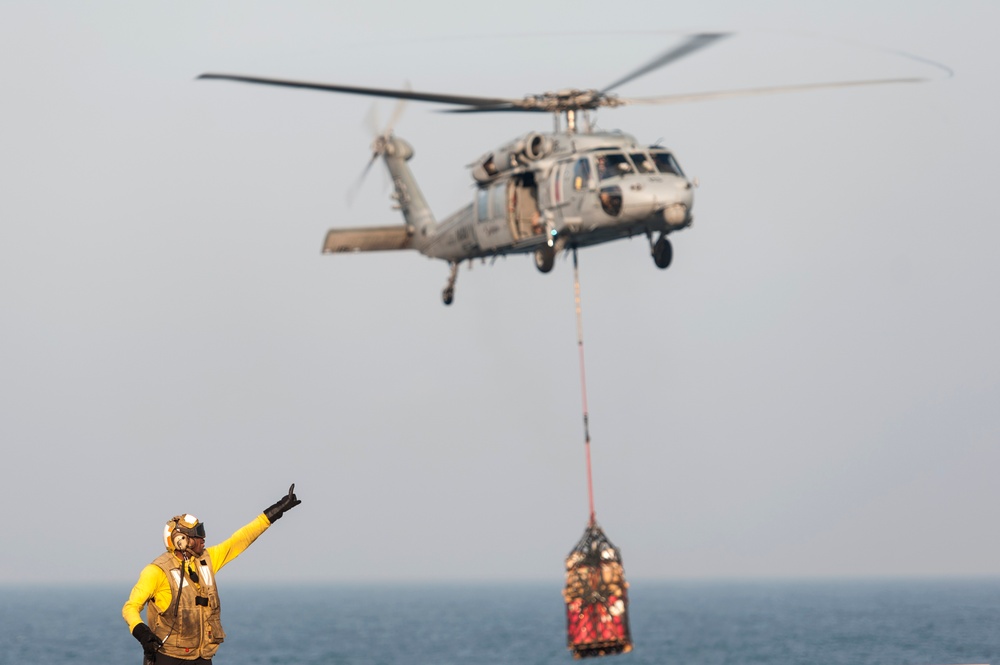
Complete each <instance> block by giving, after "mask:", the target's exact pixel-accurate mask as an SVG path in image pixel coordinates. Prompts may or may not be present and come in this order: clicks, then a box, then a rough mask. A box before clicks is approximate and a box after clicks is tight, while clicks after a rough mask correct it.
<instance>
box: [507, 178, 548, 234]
mask: <svg viewBox="0 0 1000 665" xmlns="http://www.w3.org/2000/svg"><path fill="white" fill-rule="evenodd" d="M510 196H511V202H510V214H511V217H510V223H511V228H512V229H513V230H514V237H515V238H516V239H517V240H522V239H524V238H530V237H531V236H537V235H540V234H541V233H542V231H543V229H542V225H541V216H540V214H539V211H538V187H537V186H536V185H535V174H533V173H525V174H524V175H523V176H522V177H520V178H518V179H516V180H515V181H513V182H512V183H511V189H510Z"/></svg>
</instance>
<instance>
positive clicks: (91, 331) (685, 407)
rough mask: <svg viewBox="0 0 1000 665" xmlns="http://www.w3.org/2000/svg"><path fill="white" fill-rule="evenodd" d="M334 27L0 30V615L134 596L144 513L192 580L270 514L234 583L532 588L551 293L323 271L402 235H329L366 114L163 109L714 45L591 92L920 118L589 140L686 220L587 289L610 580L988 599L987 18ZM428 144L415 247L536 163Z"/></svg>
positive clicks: (564, 413)
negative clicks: (14, 603)
mask: <svg viewBox="0 0 1000 665" xmlns="http://www.w3.org/2000/svg"><path fill="white" fill-rule="evenodd" d="M344 4H345V3H332V2H318V1H317V2H285V3H281V4H280V5H278V4H275V3H263V2H247V1H242V0H241V1H239V2H235V1H229V2H215V3H196V2H175V1H171V2H162V1H159V0H147V1H144V2H138V3H137V2H88V3H75V2H37V1H31V2H29V1H18V0H5V1H4V2H2V3H0V69H2V80H3V88H2V91H0V95H2V100H3V104H2V108H3V122H2V124H0V179H2V182H3V187H2V192H3V195H2V196H0V220H2V222H0V253H2V258H0V331H2V336H3V337H2V339H3V344H2V345H0V377H2V379H0V399H2V404H3V417H2V418H0V440H2V442H3V447H4V451H5V454H4V462H3V464H2V465H0V487H2V494H0V497H2V500H3V504H4V506H5V510H6V512H7V527H6V528H5V534H4V535H3V536H2V539H3V541H4V552H5V558H6V561H5V563H6V565H5V566H3V568H2V570H0V582H10V581H14V580H22V581H29V582H35V581H51V582H58V583H62V582H67V583H73V582H88V581H95V580H96V581H116V582H121V583H122V584H123V587H126V586H127V585H128V584H130V583H131V581H132V580H133V579H134V578H135V577H136V575H137V574H138V571H139V570H140V568H141V567H142V565H144V564H145V563H147V562H148V561H150V560H151V559H152V558H153V557H154V556H155V555H156V554H157V553H158V551H159V550H160V547H161V543H160V531H161V529H162V525H163V523H164V522H165V521H166V520H167V519H168V518H169V517H170V516H172V515H174V514H176V513H178V512H183V511H187V512H193V513H195V514H196V515H198V516H199V517H201V518H202V519H203V520H204V521H205V522H206V524H207V527H208V530H209V536H210V537H209V541H210V543H211V542H216V541H217V540H219V539H221V538H224V537H226V536H228V535H229V534H230V533H231V532H232V531H233V530H235V529H236V528H238V527H239V526H241V525H242V524H244V523H245V522H246V521H248V520H250V519H251V518H252V517H253V516H254V515H255V514H257V513H258V512H259V511H260V510H262V509H263V508H265V507H266V506H267V505H269V504H270V503H271V502H273V501H274V500H276V499H277V498H278V497H279V496H280V495H281V494H282V493H283V492H284V491H285V489H286V488H287V487H288V484H289V483H291V482H293V481H294V482H295V483H296V484H297V485H296V487H297V490H298V493H299V495H300V497H301V498H302V500H303V504H302V505H301V506H300V507H299V508H297V509H296V510H295V511H294V512H292V513H290V514H289V515H288V516H287V517H286V518H285V519H284V520H282V521H281V522H280V523H279V524H277V525H276V526H275V528H274V529H273V530H271V531H270V532H269V533H267V534H265V535H264V536H263V537H262V538H261V540H260V541H258V543H257V544H255V545H254V547H253V548H252V549H251V550H250V551H249V552H248V553H247V554H246V555H244V556H243V557H241V559H240V560H239V561H238V562H237V563H234V564H233V565H232V566H231V567H230V568H227V572H226V575H227V578H228V579H230V580H272V579H289V580H318V581H323V580H359V581H367V580H397V579H419V580H431V579H434V580H436V579H473V578H474V579H521V578H525V579H539V580H552V582H553V584H556V585H558V584H561V573H562V561H563V557H564V556H565V555H566V553H567V552H568V551H569V549H570V548H571V547H572V546H573V544H574V543H575V542H576V540H577V538H578V537H579V536H580V534H581V533H582V530H583V528H584V526H585V523H586V519H587V501H586V486H585V479H584V457H583V433H582V424H581V417H580V393H579V373H578V366H577V355H576V339H575V320H574V310H573V281H572V269H571V265H570V263H569V262H568V261H566V260H563V259H560V261H559V262H558V263H557V265H556V269H555V270H554V271H553V272H552V273H550V274H548V275H542V274H540V273H538V272H537V271H536V270H535V268H534V266H533V264H532V261H531V259H530V257H513V258H510V259H507V260H500V261H498V262H497V263H496V264H495V265H493V266H489V265H481V264H478V263H477V264H476V265H475V266H474V267H473V268H472V269H471V270H469V269H467V268H466V267H464V266H463V268H462V271H461V273H460V276H459V279H458V285H457V295H456V300H455V304H454V305H453V306H452V307H450V308H446V307H444V306H443V305H442V304H441V302H440V291H441V288H442V287H443V286H444V282H445V279H446V277H447V267H446V265H445V264H444V263H443V262H435V261H431V260H429V259H426V258H424V257H421V256H419V255H417V254H415V253H398V254H371V255H358V256H337V257H324V256H321V255H320V246H321V242H322V239H323V235H324V233H325V231H326V230H327V228H329V227H331V226H352V225H359V224H373V225H375V224H396V223H400V218H399V217H398V213H396V212H394V211H392V210H391V209H390V205H389V204H390V202H389V201H388V196H387V193H388V192H387V190H385V189H384V181H383V179H382V177H381V174H380V173H372V174H371V177H369V178H368V180H367V181H366V183H365V185H364V187H363V188H362V190H361V191H360V192H359V193H358V195H357V196H356V198H355V201H354V203H353V205H352V206H350V207H349V206H348V203H347V192H348V189H349V188H350V186H351V185H352V184H353V183H354V182H355V180H356V179H357V177H358V175H359V174H360V173H361V170H362V168H363V167H364V164H365V162H366V160H367V159H368V157H369V155H370V152H369V149H368V143H369V141H370V136H369V135H368V133H367V131H366V130H365V129H364V122H363V121H364V117H365V114H366V113H367V112H368V109H369V108H370V106H371V105H372V101H371V100H370V99H366V98H360V97H351V96H338V95H332V94H321V93H315V92H307V91H298V90H283V89H276V88H275V89H271V88H264V87H253V86H246V85H238V84H232V83H225V82H218V81H197V82H196V81H195V80H194V79H195V77H196V76H197V75H198V74H200V73H202V72H206V71H217V72H219V71H221V72H232V73H244V74H256V75H262V76H283V77H288V78H300V79H307V80H320V81H329V82H337V83H344V84H354V85H367V86H384V87H400V86H403V85H405V84H406V82H409V84H411V85H412V86H413V87H414V88H415V89H418V90H429V91H440V92H453V93H467V94H481V95H494V96H510V97H514V96H520V95H523V94H526V93H536V92H543V91H546V90H553V89H558V88H564V87H598V88H599V87H602V86H604V85H606V84H608V83H609V82H611V81H614V80H615V79H616V78H618V77H619V76H621V75H623V74H624V73H626V72H628V71H630V70H631V69H632V68H634V67H636V66H637V65H639V64H641V63H642V62H644V61H646V60H647V59H649V58H650V57H652V56H653V55H655V54H656V53H657V52H659V51H660V50H662V49H664V48H666V47H667V46H669V45H670V44H671V43H674V42H676V40H677V39H679V35H680V34H681V33H685V32H695V31H704V30H711V31H716V30H725V31H733V32H735V33H737V34H736V36H735V37H734V38H732V39H729V40H726V41H724V42H722V43H720V44H718V45H717V46H715V47H713V48H711V49H707V50H705V51H703V52H701V53H698V54H696V55H694V56H692V57H690V58H688V59H685V60H683V61H681V62H678V63H677V64H676V65H674V66H671V67H668V68H666V69H663V70H659V71H657V72H655V73H653V74H650V75H649V76H646V77H643V78H641V79H639V80H637V81H635V82H633V83H630V84H628V85H627V86H624V87H623V88H622V89H621V91H620V92H621V93H622V94H623V95H636V96H639V95H657V94H667V93H674V92H696V91H703V90H716V89H725V88H736V87H746V86H754V85H779V84H786V83H811V82H818V81H828V80H840V79H845V78H858V77H873V78H876V77H887V76H929V77H932V78H934V79H935V80H934V81H933V82H930V83H925V84H920V85H905V86H901V85H897V86H885V87H881V88H860V89H851V90H834V91H825V92H814V93H807V94H793V95H783V96H772V97H766V98H765V97H758V98H753V99H743V100H728V101H720V102H710V103H701V104H692V105H686V106H673V107H650V108H627V109H618V110H605V111H603V112H602V113H601V114H600V115H599V116H598V123H599V125H600V126H601V127H604V128H607V129H610V128H620V129H623V130H625V131H627V132H629V133H631V134H633V135H635V136H636V137H637V138H638V139H639V140H641V141H643V142H649V143H651V142H653V141H656V140H658V139H663V142H664V144H665V145H668V146H670V147H672V148H673V149H674V150H675V152H676V154H677V157H678V159H679V161H680V163H681V164H682V166H683V167H684V168H685V170H686V171H687V172H688V173H689V174H690V175H693V176H697V177H698V178H699V180H700V182H701V187H700V188H699V189H698V190H697V193H696V200H695V218H696V221H695V224H694V226H693V227H692V228H690V229H688V230H685V231H683V232H681V233H678V234H677V235H675V236H673V238H674V249H675V259H674V264H673V266H672V267H671V269H670V270H668V271H666V272H661V271H659V270H657V269H656V268H655V267H654V266H653V263H652V261H651V260H650V258H649V256H648V248H647V246H646V243H645V239H641V238H640V239H636V240H633V241H621V242H618V243H615V244H610V245H605V246H602V247H597V248H592V249H589V250H586V251H584V252H582V253H581V256H580V259H581V276H582V281H583V314H584V327H585V338H586V351H587V361H588V365H587V378H588V384H589V391H590V392H589V398H590V411H591V433H592V436H593V460H594V479H595V484H596V500H597V516H598V520H599V521H600V522H601V524H602V525H603V526H604V527H605V530H606V531H607V533H608V535H609V536H610V537H611V539H612V540H613V541H614V542H615V543H616V544H617V545H619V546H620V547H621V549H622V552H623V556H624V560H625V564H626V572H627V573H628V575H629V576H630V577H632V578H652V577H663V578H674V577H696V576H707V577H716V576H816V575H819V576H830V575H955V574H990V575H995V574H1000V556H998V555H997V552H998V551H1000V531H998V528H997V526H996V522H997V519H996V512H997V505H998V503H1000V485H998V483H997V481H996V479H997V469H998V466H1000V447H998V445H997V443H998V436H1000V409H998V408H997V407H998V404H1000V353H998V351H997V340H998V339H1000V308H998V307H997V295H996V292H997V285H998V283H1000V267H998V263H997V261H996V258H995V254H996V252H997V248H998V247H1000V224H998V223H997V221H998V220H997V204H996V200H995V199H996V191H997V183H998V182H1000V168H998V166H997V153H998V148H1000V141H998V136H1000V132H998V130H997V122H996V118H997V117H1000V86H998V84H997V76H996V71H995V69H996V64H997V62H1000V47H998V45H997V42H996V39H995V34H994V32H995V26H996V25H997V23H998V21H1000V5H997V4H996V3H995V2H986V1H984V2H974V1H959V2H955V3H940V2H895V1H888V0H881V1H880V0H876V1H874V2H873V1H871V0H865V1H864V2H862V1H860V0H859V1H849V2H841V3H836V5H835V6H834V5H831V3H822V5H814V4H810V3H805V4H804V3H802V2H791V1H789V2H755V3H742V2H735V1H724V2H699V3H686V4H676V3H674V4H664V3H662V2H645V1H641V2H630V3H626V4H621V3H618V4H615V3H607V2H578V3H570V4H566V3H559V4H554V3H553V4H542V3H536V2H526V1H520V0H515V1H511V2H505V3H502V4H501V5H497V6H495V7H493V8H477V9H475V10H472V9H466V10H462V11H460V12H454V11H453V10H449V9H448V7H449V6H450V4H449V3H441V2H430V3H411V4H404V5H399V4H398V3H384V2H367V3H348V4H350V6H342V5H344ZM477 7H478V6H477ZM817 7H819V8H817ZM599 29H603V30H606V31H607V34H604V35H600V36H598V35H597V33H596V31H597V30H599ZM526 33H528V34H526ZM554 33H559V34H554ZM870 46H875V47H880V48H881V49H888V50H900V51H905V52H908V53H913V54H916V55H919V56H921V57H923V58H927V59H930V60H933V61H938V62H943V63H945V64H946V65H948V66H949V67H951V68H952V69H953V70H954V71H955V76H954V77H953V78H947V77H946V75H945V74H944V73H943V72H942V71H941V70H939V69H935V68H934V67H931V66H928V65H925V64H921V63H919V62H915V61H913V60H908V59H904V58H901V57H898V56H896V55H893V54H891V53H889V52H887V51H886V50H879V48H869V47H870ZM391 106H392V104H391V103H387V102H383V103H381V104H380V105H379V111H380V113H381V116H382V117H383V118H385V117H387V116H388V115H389V113H390V110H391ZM437 108H438V107H436V106H435V105H432V104H417V103H414V104H411V105H409V106H408V107H407V109H406V113H405V115H404V117H403V119H402V120H401V121H400V122H399V124H398V125H397V127H396V131H397V133H398V134H399V135H400V136H403V137H405V138H406V139H408V140H409V141H410V142H411V143H412V144H413V145H414V146H415V148H416V157H415V158H414V160H413V161H412V162H411V164H412V167H413V169H414V171H415V174H416V176H417V178H418V180H419V181H420V183H421V185H422V187H423V189H424V194H425V195H426V197H427V199H428V201H429V202H430V204H431V206H432V208H433V209H434V211H435V213H436V214H437V215H438V217H439V218H443V217H444V216H445V215H447V214H448V213H450V212H452V211H453V210H454V209H456V208H458V207H460V206H461V205H463V204H464V203H465V202H466V201H468V200H469V198H470V196H471V188H470V183H471V180H470V178H469V175H468V171H467V169H465V168H464V165H465V164H468V163H469V162H471V161H472V160H473V159H475V158H476V157H477V156H479V155H480V154H482V153H484V152H486V151H488V150H490V149H491V148H493V147H496V146H498V145H499V144H501V143H503V142H506V141H507V140H509V139H511V138H513V137H514V136H516V135H519V134H521V133H524V132H526V131H529V130H531V129H540V130H548V129H550V127H551V121H550V119H549V118H547V117H545V116H535V115H526V116H519V115H515V114H499V115H497V116H482V115H480V116H461V115H459V116H456V115H449V114H442V113H437V112H436V110H437Z"/></svg>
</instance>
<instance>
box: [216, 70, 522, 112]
mask: <svg viewBox="0 0 1000 665" xmlns="http://www.w3.org/2000/svg"><path fill="white" fill-rule="evenodd" d="M198 78H199V79H219V80H225V81H239V82H241V83H257V84H261V85H277V86H283V87H286V88H306V89H308V90H324V91H327V92H345V93H348V94H353V95H368V96H370V97H391V98H393V99H413V100H416V101H421V102H438V103H441V104H460V105H462V106H496V105H498V104H511V103H515V102H517V101H519V100H514V99H501V98H497V97H472V96H469V95H443V94H438V93H434V92H415V91H413V90H392V89H389V88H362V87H358V86H349V85H333V84H329V83H310V82H308V81H289V80H286V79H272V78H261V77H258V76H240V75H237V74H210V73H209V74H202V75H201V76H199V77H198Z"/></svg>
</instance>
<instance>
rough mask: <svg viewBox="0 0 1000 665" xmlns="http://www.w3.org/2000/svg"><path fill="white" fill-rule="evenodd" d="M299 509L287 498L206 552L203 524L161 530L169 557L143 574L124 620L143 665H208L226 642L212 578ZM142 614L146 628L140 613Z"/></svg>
mask: <svg viewBox="0 0 1000 665" xmlns="http://www.w3.org/2000/svg"><path fill="white" fill-rule="evenodd" d="M300 503H302V502H301V501H300V500H299V499H298V498H297V497H296V496H295V484H294V483H293V484H292V486H291V487H289V488H288V494H287V495H285V496H283V497H281V499H280V500H278V502H277V503H275V504H274V505H272V506H270V507H269V508H267V509H266V510H264V512H263V513H261V514H260V515H258V516H257V517H255V518H254V519H253V521H252V522H250V523H249V524H247V525H246V526H244V527H243V528H241V529H239V530H238V531H237V532H236V533H234V534H233V535H232V536H230V537H229V539H228V540H224V541H223V542H221V543H219V544H218V545H213V546H212V547H205V524H204V522H201V521H199V520H198V518H197V517H195V516H194V515H189V514H184V515H178V516H176V517H173V518H171V519H170V521H169V522H167V525H166V526H165V527H164V529H163V544H164V545H166V547H167V551H166V552H164V553H163V554H161V555H160V556H159V557H157V558H156V559H155V560H154V561H153V562H152V563H151V564H149V565H148V566H146V567H145V568H143V569H142V573H140V574H139V581H138V582H136V584H135V586H134V587H132V593H131V594H129V598H128V600H127V601H126V602H125V606H124V607H122V616H123V617H124V618H125V623H127V624H128V629H129V631H130V632H131V633H132V636H133V637H134V638H135V639H136V640H138V641H139V644H141V645H142V651H143V654H144V659H143V663H156V664H157V665H191V664H192V663H194V664H196V665H211V662H212V656H214V655H215V652H216V651H217V650H218V648H219V645H220V644H221V643H222V641H223V640H224V639H225V637H226V633H225V632H224V631H223V630H222V623H221V622H220V620H219V614H220V612H219V591H218V588H217V586H216V583H215V574H216V573H217V572H218V571H219V570H221V569H222V567H223V566H225V565H226V564H227V563H229V562H230V561H232V560H233V559H235V558H236V557H238V556H239V555H240V554H241V553H242V552H243V550H245V549H246V548H248V547H250V544H251V543H252V542H253V541H255V540H256V539H257V536H259V535H260V534H262V533H264V531H266V530H267V528H268V527H269V526H271V525H272V524H274V523H275V522H276V521H277V520H279V519H281V516H282V515H283V514H284V513H285V512H286V511H288V510H291V509H292V508H294V507H295V506H297V505H299V504H300ZM144 606H145V608H146V622H145V623H144V622H143V620H142V615H141V614H140V612H141V611H142V609H143V607H144Z"/></svg>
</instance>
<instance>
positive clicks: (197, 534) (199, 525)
mask: <svg viewBox="0 0 1000 665" xmlns="http://www.w3.org/2000/svg"><path fill="white" fill-rule="evenodd" d="M174 528H175V529H176V530H177V531H180V532H181V533H186V534H187V535H189V536H191V537H193V538H204V537H205V523H204V522H199V521H198V518H197V517H195V516H194V515H191V514H185V515H181V516H180V517H178V518H177V526H176V527H174Z"/></svg>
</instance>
